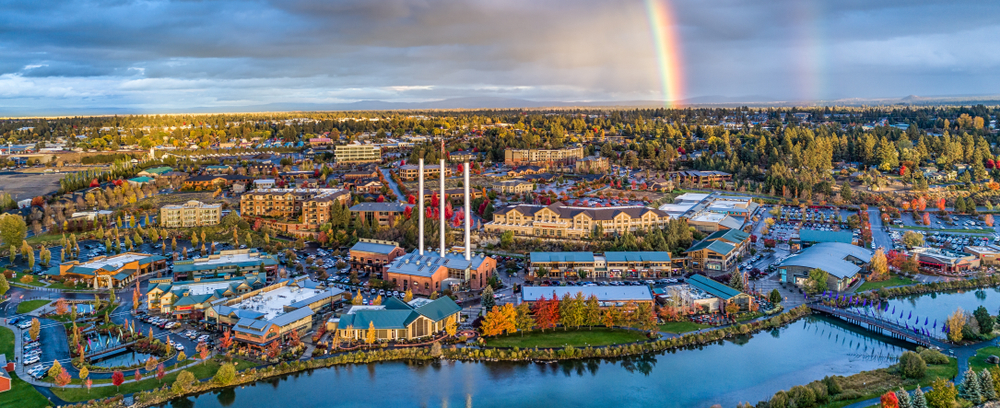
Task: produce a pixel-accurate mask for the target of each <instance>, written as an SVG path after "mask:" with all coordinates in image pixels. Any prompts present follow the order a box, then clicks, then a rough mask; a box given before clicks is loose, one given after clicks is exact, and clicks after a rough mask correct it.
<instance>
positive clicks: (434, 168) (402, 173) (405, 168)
mask: <svg viewBox="0 0 1000 408" xmlns="http://www.w3.org/2000/svg"><path fill="white" fill-rule="evenodd" d="M419 174H420V169H419V168H418V166H417V165H415V164H404V165H402V166H399V178H401V179H403V180H404V181H413V180H416V179H417V176H418V175H419ZM440 174H441V166H440V165H437V164H433V165H426V166H424V177H427V178H430V179H437V178H438V177H441V176H440ZM444 176H445V177H451V167H447V166H445V168H444Z"/></svg>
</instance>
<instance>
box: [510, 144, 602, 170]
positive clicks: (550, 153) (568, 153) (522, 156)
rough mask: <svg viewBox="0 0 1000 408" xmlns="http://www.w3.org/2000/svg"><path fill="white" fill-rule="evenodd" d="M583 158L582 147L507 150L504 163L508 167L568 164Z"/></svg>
mask: <svg viewBox="0 0 1000 408" xmlns="http://www.w3.org/2000/svg"><path fill="white" fill-rule="evenodd" d="M582 158H583V147H570V148H566V149H507V150H506V151H504V163H506V164H507V165H508V166H517V165H522V164H548V163H553V164H556V163H560V164H570V163H573V162H575V161H577V160H579V159H582Z"/></svg>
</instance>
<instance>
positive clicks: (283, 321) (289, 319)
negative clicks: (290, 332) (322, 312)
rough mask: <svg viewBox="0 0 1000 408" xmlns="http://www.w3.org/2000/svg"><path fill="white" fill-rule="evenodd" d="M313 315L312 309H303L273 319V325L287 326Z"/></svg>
mask: <svg viewBox="0 0 1000 408" xmlns="http://www.w3.org/2000/svg"><path fill="white" fill-rule="evenodd" d="M312 314H313V311H312V309H310V308H308V307H302V308H298V309H295V310H293V311H291V312H288V313H285V314H283V315H280V316H278V317H275V318H273V319H271V323H273V324H276V325H278V326H286V325H289V324H291V323H293V322H295V321H297V320H301V319H304V318H306V317H309V316H312Z"/></svg>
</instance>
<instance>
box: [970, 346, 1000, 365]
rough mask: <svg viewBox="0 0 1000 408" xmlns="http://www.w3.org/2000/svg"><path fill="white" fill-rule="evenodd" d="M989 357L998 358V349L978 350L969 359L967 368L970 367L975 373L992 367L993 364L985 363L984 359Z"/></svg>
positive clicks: (999, 350)
mask: <svg viewBox="0 0 1000 408" xmlns="http://www.w3.org/2000/svg"><path fill="white" fill-rule="evenodd" d="M991 355H993V356H1000V347H984V348H981V349H979V351H977V352H976V355H974V356H972V357H969V367H972V369H974V370H976V371H979V370H982V369H984V368H988V367H993V366H994V364H989V363H987V362H986V359H987V358H989V356H991Z"/></svg>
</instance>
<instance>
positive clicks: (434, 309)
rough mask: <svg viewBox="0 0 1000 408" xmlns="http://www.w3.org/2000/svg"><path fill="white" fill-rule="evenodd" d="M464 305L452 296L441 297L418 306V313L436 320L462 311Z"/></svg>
mask: <svg viewBox="0 0 1000 408" xmlns="http://www.w3.org/2000/svg"><path fill="white" fill-rule="evenodd" d="M461 311H462V307H461V306H459V305H458V304H457V303H455V301H454V300H451V298H450V297H447V296H445V297H440V298H437V299H436V300H434V301H433V302H430V303H428V304H426V305H423V306H420V307H418V308H417V313H420V314H421V315H423V316H424V317H426V318H428V319H431V320H433V321H435V322H439V321H441V320H444V319H446V318H447V317H448V316H451V315H453V314H455V313H458V312H461Z"/></svg>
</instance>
